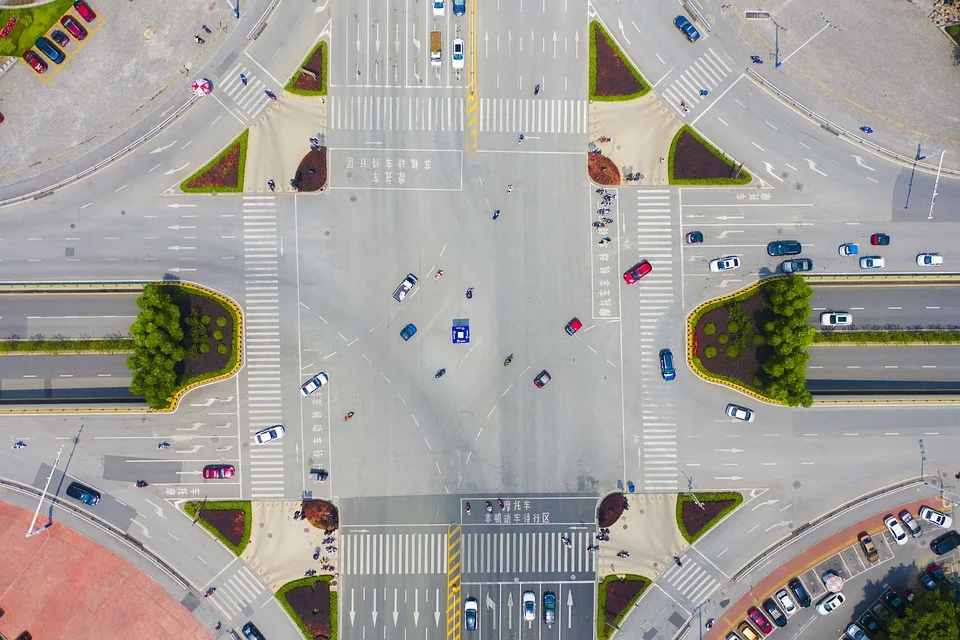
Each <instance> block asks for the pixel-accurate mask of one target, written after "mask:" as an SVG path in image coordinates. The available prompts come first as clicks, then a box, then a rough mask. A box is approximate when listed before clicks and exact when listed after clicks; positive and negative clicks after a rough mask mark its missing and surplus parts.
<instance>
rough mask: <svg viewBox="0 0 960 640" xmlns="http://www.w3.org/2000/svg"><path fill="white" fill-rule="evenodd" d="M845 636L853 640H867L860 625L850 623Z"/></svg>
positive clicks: (865, 633)
mask: <svg viewBox="0 0 960 640" xmlns="http://www.w3.org/2000/svg"><path fill="white" fill-rule="evenodd" d="M847 635H848V636H850V637H851V638H852V639H853V640H869V638H868V637H867V632H866V631H864V630H863V629H861V628H860V625H858V624H855V623H852V622H851V623H850V624H849V625H847Z"/></svg>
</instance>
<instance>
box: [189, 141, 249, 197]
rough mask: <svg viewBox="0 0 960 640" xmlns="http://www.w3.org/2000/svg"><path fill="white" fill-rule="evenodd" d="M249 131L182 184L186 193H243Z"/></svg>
mask: <svg viewBox="0 0 960 640" xmlns="http://www.w3.org/2000/svg"><path fill="white" fill-rule="evenodd" d="M249 136H250V132H249V131H244V132H243V133H241V134H240V137H239V138H237V139H236V140H234V141H233V142H231V143H230V144H228V145H227V146H226V148H225V149H224V150H223V151H221V152H220V153H219V154H217V157H215V158H214V159H213V160H211V161H210V162H208V163H207V164H205V165H204V166H203V167H201V168H200V169H199V170H198V171H196V172H194V174H193V175H192V176H190V177H189V178H187V179H186V180H184V181H183V182H181V183H180V190H181V191H183V192H184V193H213V192H217V193H238V192H240V191H243V172H244V167H245V165H246V162H247V139H248V138H249Z"/></svg>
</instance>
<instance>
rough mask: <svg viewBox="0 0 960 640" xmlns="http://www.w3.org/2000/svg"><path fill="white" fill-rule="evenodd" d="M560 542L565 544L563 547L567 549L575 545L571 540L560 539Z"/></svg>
mask: <svg viewBox="0 0 960 640" xmlns="http://www.w3.org/2000/svg"><path fill="white" fill-rule="evenodd" d="M560 541H561V542H562V543H563V546H565V547H566V548H567V549H572V548H573V543H572V542H570V539H569V538H560Z"/></svg>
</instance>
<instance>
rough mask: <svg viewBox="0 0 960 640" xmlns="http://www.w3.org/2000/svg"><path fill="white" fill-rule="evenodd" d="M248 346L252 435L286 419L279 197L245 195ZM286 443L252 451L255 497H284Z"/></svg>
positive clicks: (246, 335)
mask: <svg viewBox="0 0 960 640" xmlns="http://www.w3.org/2000/svg"><path fill="white" fill-rule="evenodd" d="M243 260H244V277H245V284H244V305H243V307H244V346H245V352H246V365H245V367H244V371H245V374H246V386H247V390H246V391H247V392H246V397H247V424H248V427H249V432H250V437H253V434H254V433H256V432H257V431H259V430H261V429H263V428H264V427H269V426H272V425H275V424H282V423H283V415H282V406H283V403H282V401H281V400H282V397H281V395H282V394H281V385H280V280H279V273H278V263H279V241H278V234H277V207H276V198H275V197H274V196H244V199H243ZM283 443H284V440H274V441H272V442H268V443H266V444H264V445H261V446H258V447H253V448H251V449H250V471H249V476H250V495H251V497H252V498H254V499H265V498H282V497H283V495H284V494H283Z"/></svg>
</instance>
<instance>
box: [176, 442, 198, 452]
mask: <svg viewBox="0 0 960 640" xmlns="http://www.w3.org/2000/svg"><path fill="white" fill-rule="evenodd" d="M202 448H203V445H202V444H195V445H193V448H192V449H190V450H189V451H188V450H186V449H177V453H196V452H197V451H200V449H202Z"/></svg>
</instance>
